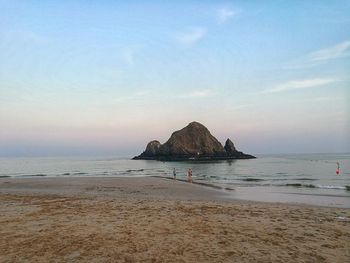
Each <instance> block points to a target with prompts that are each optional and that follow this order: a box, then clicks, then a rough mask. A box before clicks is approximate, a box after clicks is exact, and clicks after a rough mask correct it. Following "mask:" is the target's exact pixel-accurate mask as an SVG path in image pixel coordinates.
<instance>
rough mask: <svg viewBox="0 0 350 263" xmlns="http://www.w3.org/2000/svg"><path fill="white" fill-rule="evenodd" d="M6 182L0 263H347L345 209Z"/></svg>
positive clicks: (140, 182)
mask: <svg viewBox="0 0 350 263" xmlns="http://www.w3.org/2000/svg"><path fill="white" fill-rule="evenodd" d="M8 181H11V179H10V180H9V179H8V178H6V179H5V178H3V179H1V180H0V214H1V217H0V225H1V226H2V227H1V228H0V235H1V237H2V238H1V239H0V261H1V262H24V261H25V262H34V261H35V262H50V261H52V260H53V259H54V260H57V261H59V262H66V261H70V262H76V261H78V262H91V261H93V262H140V261H142V262H143V261H144V262H242V263H246V262H247V263H248V262H257V261H259V262H260V261H261V262H287V263H289V262H290V263H291V262H304V261H305V262H306V261H307V262H336V263H337V262H339V263H340V262H347V261H348V260H349V259H350V251H349V248H348V244H349V243H350V220H349V218H350V209H345V208H335V207H333V208H329V207H319V206H309V205H300V204H298V205H295V204H284V203H265V202H254V201H244V200H236V199H230V198H227V197H228V196H229V194H225V193H224V192H222V191H219V190H217V189H213V188H208V187H204V186H202V185H196V184H190V183H185V182H181V181H173V180H167V179H160V178H152V177H146V178H144V177H143V178H118V179H116V178H105V179H101V178H87V179H84V178H75V179H74V178H69V180H67V178H21V179H16V180H13V181H12V182H8ZM11 184H12V185H11ZM4 185H5V186H4ZM234 191H235V190H234Z"/></svg>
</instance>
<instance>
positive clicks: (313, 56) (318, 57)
mask: <svg viewBox="0 0 350 263" xmlns="http://www.w3.org/2000/svg"><path fill="white" fill-rule="evenodd" d="M347 56H350V40H347V41H344V42H341V43H338V44H336V45H334V46H331V47H328V48H324V49H320V50H317V51H314V52H311V53H310V54H308V55H306V56H305V57H302V58H299V59H296V60H295V61H292V62H290V63H289V65H288V66H287V67H288V68H310V67H314V66H317V65H319V64H322V63H326V62H328V61H330V60H334V59H337V58H342V57H347Z"/></svg>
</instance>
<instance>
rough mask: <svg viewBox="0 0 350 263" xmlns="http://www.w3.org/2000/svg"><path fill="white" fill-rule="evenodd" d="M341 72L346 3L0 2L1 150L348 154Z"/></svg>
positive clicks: (348, 42) (346, 40)
mask: <svg viewBox="0 0 350 263" xmlns="http://www.w3.org/2000/svg"><path fill="white" fill-rule="evenodd" d="M349 73H350V1H341V0H339V1H322V0H321V1H316V0H315V1H301V0H296V1H253V0H252V1H223V2H221V1H199V0H198V1H103V0H101V1H78V0H76V1H65V0H60V1H50V0H47V1H39V0H36V1H34V0H25V1H17V0H0V156H61V155H108V156H109V155H111V156H133V155H137V154H139V153H141V152H142V151H143V150H144V149H145V147H146V144H147V143H148V142H149V141H151V140H154V139H157V140H159V141H160V142H161V143H164V142H165V141H166V140H167V139H168V138H169V137H170V135H171V133H172V132H173V131H175V130H179V129H181V128H183V127H185V126H186V125H187V124H188V123H189V122H191V121H198V122H200V123H202V124H203V125H205V126H206V127H207V128H208V129H209V130H210V131H211V133H212V134H213V135H214V136H215V137H216V138H218V139H219V141H221V142H222V143H224V142H225V140H226V139H227V138H231V140H232V141H233V142H234V143H235V145H236V147H237V148H238V149H239V150H241V151H244V152H247V153H250V154H263V153H267V154H271V153H330V152H350V136H349V134H350V106H349V102H350V74H349Z"/></svg>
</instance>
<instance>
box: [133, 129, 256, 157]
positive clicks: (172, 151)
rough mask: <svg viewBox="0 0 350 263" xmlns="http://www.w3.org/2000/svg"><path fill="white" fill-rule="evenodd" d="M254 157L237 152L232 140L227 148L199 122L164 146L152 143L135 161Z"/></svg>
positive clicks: (183, 130) (182, 130) (157, 142)
mask: <svg viewBox="0 0 350 263" xmlns="http://www.w3.org/2000/svg"><path fill="white" fill-rule="evenodd" d="M251 158H255V157H254V156H252V155H249V154H244V153H242V152H239V151H237V150H236V148H235V146H234V144H233V142H232V141H231V140H230V139H227V140H226V143H225V147H223V146H222V144H221V143H220V142H219V141H218V140H217V139H216V138H215V137H214V136H213V135H211V133H210V132H209V130H208V129H207V128H206V127H205V126H204V125H202V124H200V123H199V122H191V123H190V124H188V125H187V126H186V127H185V128H183V129H181V130H179V131H176V132H174V133H173V134H172V135H171V137H170V138H169V140H168V141H167V142H165V143H164V144H160V142H159V141H156V140H154V141H151V142H149V143H148V144H147V147H146V150H145V151H144V152H143V153H142V154H140V155H139V156H135V157H134V158H133V159H145V160H161V161H183V160H225V159H251Z"/></svg>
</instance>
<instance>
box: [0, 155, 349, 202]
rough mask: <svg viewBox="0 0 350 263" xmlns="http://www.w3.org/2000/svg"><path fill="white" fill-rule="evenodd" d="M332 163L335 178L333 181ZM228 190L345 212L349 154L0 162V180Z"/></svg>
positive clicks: (250, 197) (238, 194)
mask: <svg viewBox="0 0 350 263" xmlns="http://www.w3.org/2000/svg"><path fill="white" fill-rule="evenodd" d="M337 162H339V164H340V175H336V173H335V171H336V168H337V164H336V163H337ZM173 168H176V170H177V177H178V178H180V179H181V178H183V179H186V173H187V170H188V169H189V168H191V169H192V170H193V179H194V181H196V182H203V183H206V184H211V185H215V186H218V187H219V188H221V189H222V190H223V191H228V189H234V190H233V191H232V190H230V191H229V192H230V194H231V195H232V197H233V198H238V199H246V200H256V201H272V202H292V203H304V204H315V205H326V206H340V207H350V154H298V155H262V156H258V158H257V159H251V160H230V161H216V162H159V161H146V160H130V158H0V177H16V178H28V177H33V178H34V177H50V176H54V177H56V176H59V177H63V176H65V177H71V176H112V177H113V176H117V177H140V176H172V170H173Z"/></svg>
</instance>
